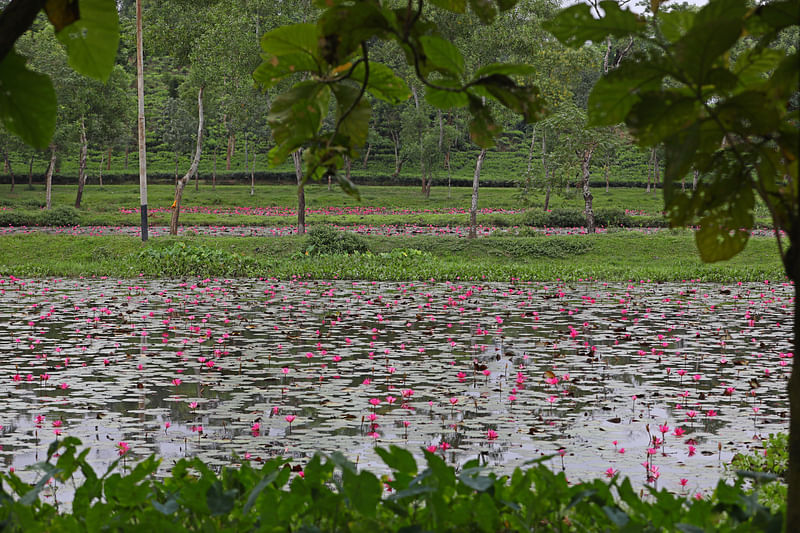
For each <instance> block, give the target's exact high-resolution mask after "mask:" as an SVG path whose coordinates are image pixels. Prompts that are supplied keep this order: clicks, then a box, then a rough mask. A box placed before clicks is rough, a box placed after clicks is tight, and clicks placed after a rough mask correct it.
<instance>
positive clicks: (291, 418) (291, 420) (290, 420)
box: [286, 415, 297, 424]
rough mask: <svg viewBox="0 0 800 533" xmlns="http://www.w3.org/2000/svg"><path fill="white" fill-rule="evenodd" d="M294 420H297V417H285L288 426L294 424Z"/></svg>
mask: <svg viewBox="0 0 800 533" xmlns="http://www.w3.org/2000/svg"><path fill="white" fill-rule="evenodd" d="M295 418H297V417H296V416H294V415H286V421H287V422H289V424H291V423H292V422H294V420H295Z"/></svg>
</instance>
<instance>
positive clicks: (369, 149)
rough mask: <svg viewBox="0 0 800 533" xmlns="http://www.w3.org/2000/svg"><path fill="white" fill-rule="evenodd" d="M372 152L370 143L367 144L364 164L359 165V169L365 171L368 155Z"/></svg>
mask: <svg viewBox="0 0 800 533" xmlns="http://www.w3.org/2000/svg"><path fill="white" fill-rule="evenodd" d="M370 151H372V143H369V144H367V153H366V154H364V162H363V163H362V165H361V168H363V169H364V170H367V161H369V153H370Z"/></svg>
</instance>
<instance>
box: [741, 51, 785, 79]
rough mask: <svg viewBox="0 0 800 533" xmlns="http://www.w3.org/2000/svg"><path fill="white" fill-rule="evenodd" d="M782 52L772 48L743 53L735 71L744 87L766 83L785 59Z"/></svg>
mask: <svg viewBox="0 0 800 533" xmlns="http://www.w3.org/2000/svg"><path fill="white" fill-rule="evenodd" d="M784 55H785V54H784V53H783V52H782V51H781V50H774V49H771V48H761V49H759V48H753V49H750V50H747V51H745V52H744V53H742V54H741V55H740V56H739V57H738V58H737V59H736V63H735V64H734V66H733V71H734V73H735V74H736V76H737V77H738V78H739V83H741V84H742V86H750V85H754V84H757V83H761V82H764V81H766V79H767V75H768V73H770V72H772V71H773V70H774V69H775V68H776V67H777V66H778V65H779V64H780V62H781V60H782V59H783V58H784Z"/></svg>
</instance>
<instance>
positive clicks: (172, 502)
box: [152, 498, 180, 516]
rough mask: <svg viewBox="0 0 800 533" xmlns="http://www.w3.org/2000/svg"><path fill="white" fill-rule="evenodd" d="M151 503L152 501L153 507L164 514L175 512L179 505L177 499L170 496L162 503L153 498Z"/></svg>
mask: <svg viewBox="0 0 800 533" xmlns="http://www.w3.org/2000/svg"><path fill="white" fill-rule="evenodd" d="M152 503H153V509H155V510H156V511H158V512H159V513H161V514H163V515H166V516H169V515H172V514H175V512H176V511H177V510H178V508H179V507H180V504H178V500H176V499H175V498H170V499H168V500H167V501H166V502H164V503H161V502H159V501H157V500H153V501H152Z"/></svg>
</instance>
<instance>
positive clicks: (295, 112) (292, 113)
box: [267, 80, 331, 164]
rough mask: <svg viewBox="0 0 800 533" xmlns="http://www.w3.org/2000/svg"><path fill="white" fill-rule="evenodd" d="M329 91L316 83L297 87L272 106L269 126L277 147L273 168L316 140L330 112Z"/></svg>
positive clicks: (273, 155) (280, 97)
mask: <svg viewBox="0 0 800 533" xmlns="http://www.w3.org/2000/svg"><path fill="white" fill-rule="evenodd" d="M330 92H331V91H330V88H328V86H327V85H325V84H321V83H317V82H314V81H310V80H309V81H304V82H301V83H298V84H296V85H295V86H294V87H293V88H292V89H291V90H289V91H287V92H285V93H283V94H281V95H279V96H278V97H277V98H275V100H274V101H273V102H272V107H271V108H270V113H269V115H267V122H268V123H269V125H270V128H272V135H273V137H274V138H275V142H276V143H277V144H278V146H276V147H275V148H273V149H272V150H271V151H270V161H271V162H272V164H279V163H282V162H284V161H285V160H286V158H287V157H288V156H289V154H290V153H292V152H293V151H295V150H296V149H298V148H300V147H301V146H302V145H303V143H305V142H307V141H309V140H311V139H313V138H314V137H315V136H316V135H317V132H318V131H319V128H320V126H321V124H322V117H323V116H325V115H326V114H327V112H328V101H329V99H330Z"/></svg>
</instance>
